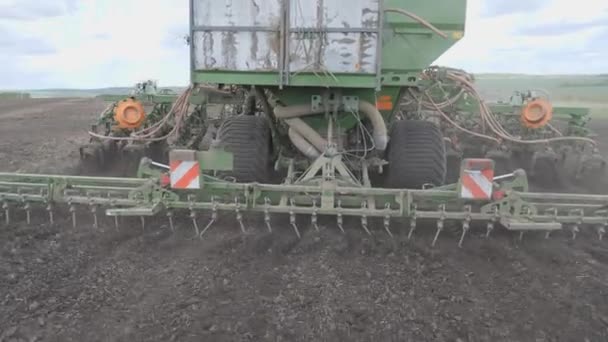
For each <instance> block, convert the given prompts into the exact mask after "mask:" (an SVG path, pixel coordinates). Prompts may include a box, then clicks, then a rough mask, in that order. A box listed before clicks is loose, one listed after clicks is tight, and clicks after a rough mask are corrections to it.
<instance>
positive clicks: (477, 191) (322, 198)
mask: <svg viewBox="0 0 608 342" xmlns="http://www.w3.org/2000/svg"><path fill="white" fill-rule="evenodd" d="M142 165H143V163H142ZM484 165H485V166H484ZM480 166H481V167H480ZM486 166H487V167H488V168H491V167H493V163H492V162H491V161H487V160H473V161H471V160H467V161H465V162H464V163H463V169H462V170H461V179H460V181H459V183H458V184H453V185H449V186H445V187H441V188H432V189H423V190H406V189H403V190H396V189H382V188H372V187H365V186H344V185H342V184H339V183H338V182H335V180H332V179H330V178H327V179H323V178H322V179H321V180H319V181H317V182H307V183H297V182H296V183H293V184H280V185H276V184H258V183H247V184H239V183H234V182H229V181H224V180H220V179H218V178H215V177H211V176H208V175H205V174H203V173H200V174H199V175H198V176H199V179H198V182H197V183H198V184H197V185H198V186H197V189H189V190H184V189H174V188H172V187H171V181H170V177H169V175H168V174H165V173H162V172H158V173H156V174H155V175H152V173H148V174H147V175H145V176H142V178H102V177H78V176H54V175H30V174H7V173H0V205H1V206H2V211H1V215H2V216H3V217H4V221H5V223H6V224H7V225H10V224H12V223H14V222H13V221H14V220H13V219H14V218H16V217H19V218H23V217H25V219H26V221H27V222H28V223H29V222H31V221H32V213H33V212H35V211H46V214H45V216H47V217H48V222H49V223H51V224H53V223H55V213H56V212H59V211H61V212H62V213H66V212H67V213H69V215H70V216H71V220H72V224H73V225H74V227H76V224H77V217H78V216H79V215H85V214H86V215H91V216H92V218H93V224H94V225H95V226H98V225H99V223H100V222H101V220H100V218H99V216H100V215H106V216H108V217H111V218H113V220H114V222H115V224H116V225H117V227H118V223H119V218H120V217H136V218H141V221H142V224H143V223H144V222H145V219H146V218H152V217H164V219H166V220H167V221H168V226H169V227H170V228H171V229H172V230H174V229H175V228H176V222H177V220H176V219H177V218H179V217H185V218H187V219H189V220H191V222H192V225H193V229H194V231H195V232H196V234H197V236H199V237H201V238H202V237H203V235H204V234H206V233H207V232H208V231H209V229H211V228H212V227H213V226H214V224H216V223H217V222H218V218H219V214H220V213H232V214H233V215H234V217H235V219H236V222H237V223H238V224H239V226H240V228H241V230H242V231H243V232H246V227H245V225H244V223H243V220H244V215H246V214H247V213H258V214H259V215H263V217H264V223H265V226H266V228H267V229H268V230H269V231H270V232H272V231H273V224H272V222H273V219H276V218H277V217H280V216H283V217H288V218H289V229H293V231H294V233H295V234H296V235H297V236H298V237H301V229H300V227H299V225H302V222H304V221H306V226H307V227H310V228H311V229H314V230H319V224H318V222H319V219H320V218H321V217H324V216H329V217H333V219H335V222H336V227H337V228H336V229H339V230H340V231H341V232H343V233H345V232H346V231H347V230H348V228H349V227H346V226H345V218H347V217H354V218H356V219H360V227H361V229H363V230H364V231H365V232H366V233H367V234H370V235H371V234H376V230H375V229H376V227H373V225H371V224H370V222H383V224H381V226H382V227H380V228H384V229H379V231H380V232H382V231H383V232H384V233H385V234H388V235H390V236H391V237H392V236H394V235H397V234H400V235H403V236H407V238H408V239H411V238H412V237H413V234H414V233H415V231H416V230H417V229H418V230H421V229H433V230H434V231H435V233H434V239H433V246H434V245H435V244H436V242H437V240H438V238H439V237H440V234H441V233H442V232H443V231H444V230H445V229H446V227H448V226H450V225H456V226H457V227H458V228H459V229H461V232H462V235H461V239H460V241H459V246H462V244H463V242H464V239H465V237H466V235H467V233H468V232H469V231H470V229H471V228H472V227H478V226H481V227H484V228H485V229H487V232H486V235H487V236H488V237H489V236H490V234H491V232H492V231H493V230H494V229H497V228H501V229H506V230H509V231H513V232H517V233H519V234H520V237H523V235H524V233H526V232H541V233H544V234H546V236H547V237H548V236H549V235H550V234H551V233H553V232H557V231H568V232H569V234H571V236H572V238H576V237H577V235H578V234H579V232H581V231H582V230H583V229H584V230H590V231H591V232H593V234H594V235H596V236H597V237H598V238H599V239H600V240H602V238H603V236H604V235H605V233H606V231H607V229H608V196H606V195H579V194H560V193H532V192H529V191H528V184H527V179H526V175H525V172H523V171H516V172H514V173H513V174H509V175H504V176H500V177H494V176H493V172H487V171H488V170H485V169H484V168H485V167H486ZM17 211H21V212H25V214H21V213H19V214H18V215H17ZM204 214H206V215H204ZM203 216H205V217H210V220H209V221H208V222H204V225H203V224H200V223H199V220H200V218H201V217H203ZM273 216H274V217H273ZM304 217H306V219H304ZM372 219H374V220H372ZM348 222H351V221H348ZM357 225H359V224H357Z"/></svg>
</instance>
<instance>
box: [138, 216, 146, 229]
mask: <svg viewBox="0 0 608 342" xmlns="http://www.w3.org/2000/svg"><path fill="white" fill-rule="evenodd" d="M139 221H140V222H141V230H142V231H143V232H144V233H145V232H146V218H145V217H144V216H140V217H139Z"/></svg>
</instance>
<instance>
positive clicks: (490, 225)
mask: <svg viewBox="0 0 608 342" xmlns="http://www.w3.org/2000/svg"><path fill="white" fill-rule="evenodd" d="M493 230H494V221H490V222H488V225H487V227H486V239H489V238H490V236H491V235H492V231H493Z"/></svg>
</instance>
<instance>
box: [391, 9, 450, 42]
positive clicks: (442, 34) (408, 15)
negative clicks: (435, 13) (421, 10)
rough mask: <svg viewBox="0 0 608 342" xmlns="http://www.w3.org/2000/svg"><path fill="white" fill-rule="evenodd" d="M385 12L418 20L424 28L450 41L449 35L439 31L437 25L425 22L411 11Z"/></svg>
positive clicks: (392, 10)
mask: <svg viewBox="0 0 608 342" xmlns="http://www.w3.org/2000/svg"><path fill="white" fill-rule="evenodd" d="M384 12H386V13H398V14H401V15H404V16H406V17H410V18H412V19H414V20H416V21H417V22H419V23H420V24H422V25H423V26H425V27H426V28H428V29H429V30H431V31H433V32H435V33H436V34H437V35H438V36H440V37H442V38H444V39H448V35H447V34H445V32H443V31H441V30H440V29H438V28H437V27H435V25H433V24H431V23H429V22H428V21H426V20H424V19H423V18H421V17H419V16H418V15H416V14H414V13H412V12H410V11H406V10H404V9H401V8H387V9H385V10H384Z"/></svg>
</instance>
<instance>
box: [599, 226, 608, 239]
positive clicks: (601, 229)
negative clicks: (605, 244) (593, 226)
mask: <svg viewBox="0 0 608 342" xmlns="http://www.w3.org/2000/svg"><path fill="white" fill-rule="evenodd" d="M606 228H608V224H607V225H604V226H600V227H599V228H598V229H597V235H598V238H599V240H600V241H602V240H603V239H604V234H606Z"/></svg>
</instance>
